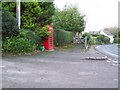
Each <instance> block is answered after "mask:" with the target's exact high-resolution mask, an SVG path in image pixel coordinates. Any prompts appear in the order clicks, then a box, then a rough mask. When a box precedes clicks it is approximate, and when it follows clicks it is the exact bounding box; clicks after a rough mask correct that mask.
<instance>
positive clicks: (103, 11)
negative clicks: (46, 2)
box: [54, 0, 120, 31]
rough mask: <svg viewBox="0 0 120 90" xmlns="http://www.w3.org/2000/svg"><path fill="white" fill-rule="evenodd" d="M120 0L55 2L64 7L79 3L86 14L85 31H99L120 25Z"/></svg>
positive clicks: (64, 0)
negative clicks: (119, 20)
mask: <svg viewBox="0 0 120 90" xmlns="http://www.w3.org/2000/svg"><path fill="white" fill-rule="evenodd" d="M119 1H120V0H55V1H54V4H55V6H56V7H58V8H59V9H62V8H63V7H64V5H65V4H68V5H70V4H72V5H77V6H78V7H79V11H80V12H81V13H82V14H85V15H86V18H85V19H86V21H87V22H86V29H85V31H88V30H90V31H98V30H102V29H104V28H106V27H111V26H118V2H119Z"/></svg>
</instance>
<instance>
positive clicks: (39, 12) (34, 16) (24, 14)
mask: <svg viewBox="0 0 120 90" xmlns="http://www.w3.org/2000/svg"><path fill="white" fill-rule="evenodd" d="M2 7H3V8H5V9H7V10H9V11H10V12H11V14H12V15H13V16H14V17H16V3H15V2H3V3H2ZM54 10H55V7H54V4H53V2H21V27H22V28H28V29H33V30H35V31H36V30H38V28H39V27H43V26H45V25H49V24H50V23H51V22H52V19H51V17H52V15H53V14H54Z"/></svg>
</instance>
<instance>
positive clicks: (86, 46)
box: [85, 36, 88, 49]
mask: <svg viewBox="0 0 120 90" xmlns="http://www.w3.org/2000/svg"><path fill="white" fill-rule="evenodd" d="M87 48H88V45H87V36H86V37H85V49H87Z"/></svg>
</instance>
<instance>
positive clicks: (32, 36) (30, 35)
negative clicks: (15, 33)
mask: <svg viewBox="0 0 120 90" xmlns="http://www.w3.org/2000/svg"><path fill="white" fill-rule="evenodd" d="M20 36H22V37H24V38H27V39H29V40H31V41H32V42H33V43H34V44H35V45H36V47H37V48H39V46H40V45H41V44H42V41H41V38H40V37H39V35H38V34H37V33H35V32H34V31H32V30H29V29H21V30H20Z"/></svg>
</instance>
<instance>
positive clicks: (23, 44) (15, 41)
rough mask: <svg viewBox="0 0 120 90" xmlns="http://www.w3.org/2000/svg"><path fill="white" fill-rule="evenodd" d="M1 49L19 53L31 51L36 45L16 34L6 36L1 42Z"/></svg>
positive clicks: (6, 51) (5, 51)
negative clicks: (14, 35)
mask: <svg viewBox="0 0 120 90" xmlns="http://www.w3.org/2000/svg"><path fill="white" fill-rule="evenodd" d="M2 49H3V52H4V53H12V54H20V53H28V52H33V51H34V50H35V49H36V45H35V44H34V43H33V41H31V40H29V39H27V38H24V37H20V36H17V37H10V38H6V40H5V41H3V43H2Z"/></svg>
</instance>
